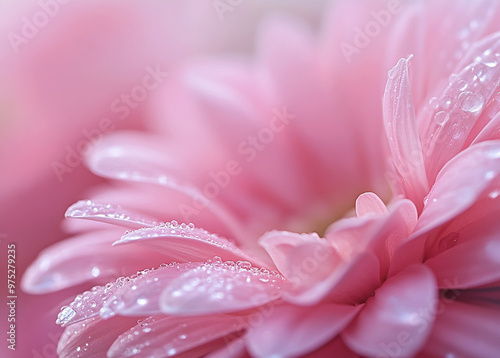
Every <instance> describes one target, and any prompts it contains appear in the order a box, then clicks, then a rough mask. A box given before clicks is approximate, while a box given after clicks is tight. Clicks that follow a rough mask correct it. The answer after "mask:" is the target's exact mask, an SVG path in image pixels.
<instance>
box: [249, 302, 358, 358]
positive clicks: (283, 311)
mask: <svg viewBox="0 0 500 358" xmlns="http://www.w3.org/2000/svg"><path fill="white" fill-rule="evenodd" d="M361 307H362V306H358V307H354V306H342V305H335V304H322V305H318V306H313V307H300V306H292V305H282V306H277V307H272V313H270V314H269V313H268V314H269V316H268V317H265V316H264V317H263V321H262V322H261V323H260V324H259V325H258V326H257V327H252V325H250V328H249V331H248V334H247V336H246V341H247V344H248V349H249V351H250V353H251V354H252V355H253V356H255V357H263V358H265V357H289V356H300V355H302V354H307V353H309V352H311V351H313V350H315V349H317V348H319V347H321V346H322V345H324V344H325V343H326V342H328V341H329V340H330V339H332V338H333V337H335V336H336V335H337V334H338V333H339V332H340V331H341V330H342V329H344V327H345V326H346V325H347V324H348V323H349V322H350V321H351V320H352V318H353V317H354V316H355V315H356V313H357V312H358V311H359V309H360V308H361ZM264 314H265V313H264ZM261 315H263V314H261ZM259 322H260V321H259Z"/></svg>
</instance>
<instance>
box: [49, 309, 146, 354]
mask: <svg viewBox="0 0 500 358" xmlns="http://www.w3.org/2000/svg"><path fill="white" fill-rule="evenodd" d="M135 324H137V318H128V317H115V318H113V319H110V320H103V319H101V318H100V317H93V318H89V319H87V320H85V321H82V322H79V323H76V324H73V325H71V326H69V327H67V328H66V329H65V330H64V333H63V335H62V336H61V339H60V340H59V344H58V346H57V354H58V355H59V357H60V358H87V357H88V358H95V357H105V356H106V352H107V351H108V349H109V347H110V346H111V344H112V343H113V341H114V340H115V339H116V337H117V336H118V335H120V334H121V333H123V332H125V331H126V330H128V329H129V328H130V327H132V326H134V325H135Z"/></svg>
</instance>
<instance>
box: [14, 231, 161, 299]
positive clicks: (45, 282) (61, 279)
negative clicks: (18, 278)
mask: <svg viewBox="0 0 500 358" xmlns="http://www.w3.org/2000/svg"><path fill="white" fill-rule="evenodd" d="M121 233H122V231H120V230H107V231H95V232H89V233H85V234H81V235H77V236H75V237H73V238H71V239H67V240H64V241H61V242H58V243H56V244H54V245H52V246H50V247H48V248H47V249H45V250H44V251H42V252H41V253H40V255H39V256H38V258H37V259H36V260H35V262H34V263H32V264H31V266H30V267H29V268H28V269H27V270H26V272H25V274H24V276H23V279H22V282H21V285H22V288H23V290H25V291H26V292H30V293H37V294H41V293H48V292H53V291H58V290H61V289H64V288H67V287H71V286H75V285H78V284H80V283H82V282H86V281H90V280H93V281H95V280H98V281H99V282H106V281H109V280H110V279H112V278H116V277H118V276H121V275H131V274H133V273H135V272H137V271H138V270H140V269H143V268H144V267H145V266H150V265H156V266H158V265H160V264H161V263H163V262H164V261H165V257H164V256H163V255H160V254H158V253H155V252H152V251H150V250H146V249H143V248H137V247H112V246H111V243H112V242H113V241H114V240H115V238H117V237H119V236H120V235H121Z"/></svg>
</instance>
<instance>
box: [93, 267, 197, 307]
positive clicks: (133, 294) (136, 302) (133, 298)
mask: <svg viewBox="0 0 500 358" xmlns="http://www.w3.org/2000/svg"><path fill="white" fill-rule="evenodd" d="M199 265H200V264H198V263H184V264H177V263H170V264H168V265H162V266H160V267H159V268H158V269H154V270H148V271H143V272H142V273H141V274H140V275H135V276H133V277H132V278H131V279H130V280H127V282H126V283H125V284H124V285H122V286H121V287H119V288H117V289H116V290H114V292H113V295H112V296H110V297H109V298H108V299H106V301H105V302H103V304H102V308H101V310H100V312H99V313H100V314H101V316H103V314H104V315H105V316H106V317H108V316H114V315H116V314H119V315H123V316H147V315H155V314H160V313H161V309H160V294H161V292H162V291H163V290H164V289H165V287H167V286H168V285H169V284H170V283H171V282H172V281H173V280H174V279H176V278H178V277H179V276H181V275H182V274H184V273H186V272H187V271H189V270H192V269H194V268H196V267H198V266H199Z"/></svg>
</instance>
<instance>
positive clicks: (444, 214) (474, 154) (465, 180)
mask: <svg viewBox="0 0 500 358" xmlns="http://www.w3.org/2000/svg"><path fill="white" fill-rule="evenodd" d="M499 180H500V141H496V140H495V141H489V142H482V143H479V144H477V145H474V146H472V147H470V148H468V149H466V150H464V151H463V152H461V153H460V154H459V155H457V156H456V157H455V158H453V159H452V160H450V161H449V162H448V164H446V165H445V166H444V167H443V169H442V170H441V172H440V173H439V175H438V177H437V178H436V183H435V184H434V186H433V187H432V189H431V191H430V193H429V195H428V197H427V199H426V203H425V208H424V210H423V212H422V215H421V216H420V218H419V221H418V225H417V227H416V228H415V233H414V234H413V235H412V236H413V237H418V236H420V235H423V234H424V233H426V232H429V231H430V230H432V229H434V228H436V227H438V226H440V225H442V224H444V223H446V222H447V221H449V220H450V219H452V218H454V217H456V216H457V215H458V214H460V213H462V212H464V211H465V210H466V209H468V208H469V207H471V206H472V205H473V204H474V203H475V202H476V201H477V200H478V199H479V197H480V196H481V195H483V193H484V192H485V191H487V190H488V189H490V190H491V187H494V186H496V185H498V182H499Z"/></svg>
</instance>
